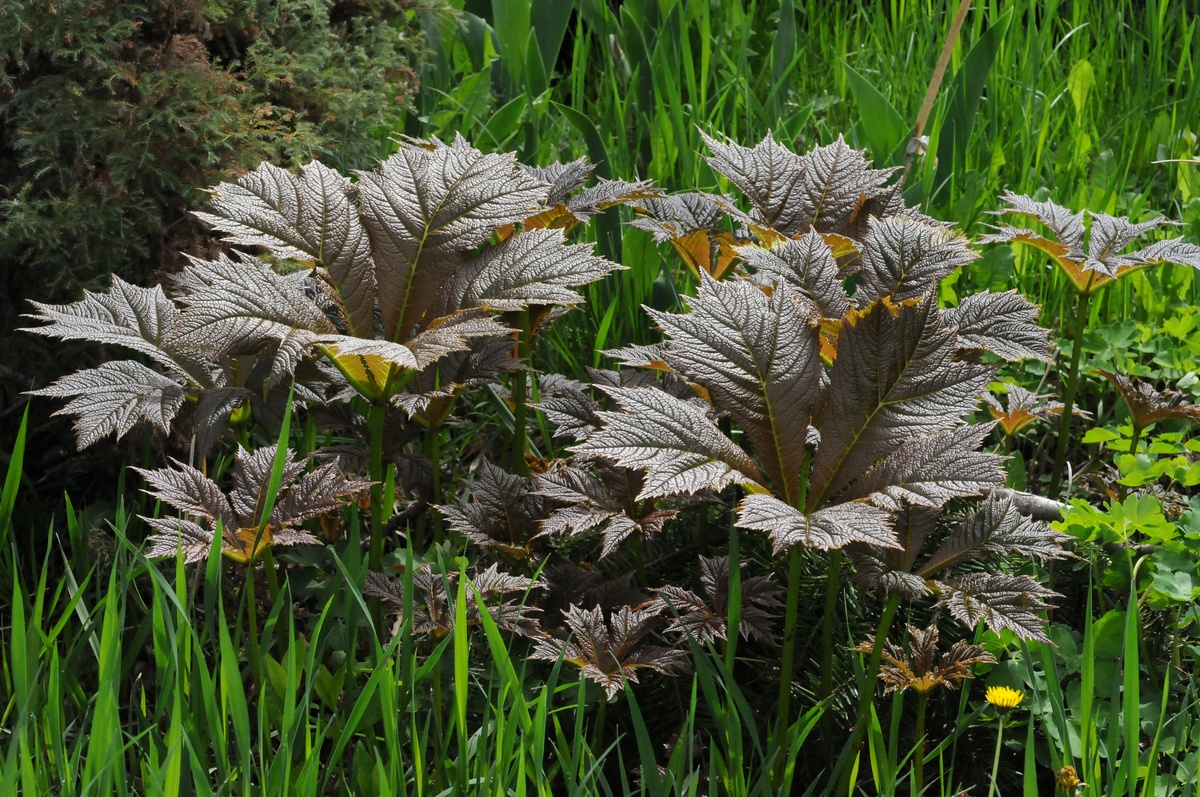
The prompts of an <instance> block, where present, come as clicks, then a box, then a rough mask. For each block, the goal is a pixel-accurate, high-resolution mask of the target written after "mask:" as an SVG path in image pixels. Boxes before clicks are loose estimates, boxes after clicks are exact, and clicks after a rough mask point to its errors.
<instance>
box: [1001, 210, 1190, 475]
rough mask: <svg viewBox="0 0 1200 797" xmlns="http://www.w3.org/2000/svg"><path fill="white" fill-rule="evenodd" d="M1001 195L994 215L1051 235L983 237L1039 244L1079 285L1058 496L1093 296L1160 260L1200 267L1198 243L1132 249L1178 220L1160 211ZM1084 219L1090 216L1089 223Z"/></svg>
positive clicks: (1010, 232) (1025, 232)
mask: <svg viewBox="0 0 1200 797" xmlns="http://www.w3.org/2000/svg"><path fill="white" fill-rule="evenodd" d="M1002 199H1003V200H1004V202H1005V205H1006V207H1003V208H1001V209H1000V210H998V211H995V213H996V215H1000V216H1023V217H1025V218H1029V219H1033V220H1035V221H1037V222H1039V223H1040V224H1041V225H1042V226H1043V227H1044V228H1045V229H1046V231H1047V232H1049V233H1050V235H1051V236H1053V237H1050V238H1048V237H1046V236H1044V235H1041V234H1039V233H1037V232H1035V231H1034V230H1029V229H1025V228H1023V227H1014V226H1012V225H1009V224H1001V225H999V226H998V227H997V228H996V232H994V233H992V234H989V235H985V236H983V237H982V238H981V239H980V241H981V242H988V243H1006V242H1015V243H1022V244H1027V245H1029V246H1033V247H1035V248H1037V249H1039V250H1041V251H1042V252H1044V253H1046V254H1047V255H1048V256H1049V257H1050V259H1051V260H1052V261H1053V262H1054V263H1055V265H1057V266H1058V268H1059V270H1061V271H1062V272H1063V274H1064V275H1065V276H1066V277H1067V281H1068V282H1069V283H1070V285H1071V287H1072V288H1073V289H1074V291H1075V308H1074V310H1075V312H1074V317H1073V318H1072V319H1071V322H1070V328H1069V329H1068V330H1066V331H1067V334H1068V336H1069V337H1070V340H1071V361H1070V363H1069V365H1068V366H1067V369H1066V377H1065V379H1064V380H1063V406H1064V410H1063V412H1064V415H1063V419H1064V420H1063V423H1062V425H1061V429H1060V431H1059V435H1058V445H1057V447H1056V449H1055V453H1054V465H1053V467H1052V469H1051V471H1050V484H1049V487H1048V493H1049V496H1050V497H1051V498H1057V497H1058V493H1059V488H1060V485H1061V483H1062V476H1063V469H1064V468H1065V467H1066V461H1067V447H1068V444H1069V442H1070V434H1069V432H1070V420H1071V417H1072V411H1073V410H1074V407H1075V393H1076V391H1077V390H1078V387H1079V367H1080V363H1081V362H1082V356H1083V333H1084V330H1085V328H1086V326H1087V319H1088V307H1089V305H1090V302H1091V299H1092V297H1093V296H1094V295H1095V294H1096V293H1097V292H1098V291H1100V290H1101V289H1103V288H1105V287H1107V286H1109V285H1111V284H1113V283H1114V282H1116V281H1117V280H1118V279H1121V278H1122V277H1124V276H1126V275H1127V274H1132V273H1133V272H1135V271H1140V270H1141V269H1144V268H1150V267H1151V266H1156V265H1159V264H1161V263H1175V264H1178V265H1181V266H1191V267H1192V268H1196V269H1200V246H1196V245H1195V244H1193V243H1189V242H1187V241H1185V240H1184V239H1183V238H1182V237H1176V238H1167V239H1164V240H1160V241H1155V242H1154V243H1152V244H1150V245H1148V246H1144V247H1142V248H1140V249H1134V250H1132V251H1130V249H1129V248H1130V246H1132V245H1133V244H1134V242H1135V241H1137V239H1138V238H1141V237H1142V236H1144V235H1146V234H1147V233H1149V232H1151V231H1153V230H1155V229H1157V228H1159V227H1162V226H1174V225H1175V224H1177V222H1173V221H1171V220H1170V219H1167V218H1164V217H1161V216H1160V217H1157V218H1152V219H1149V220H1147V221H1142V222H1137V223H1134V222H1131V221H1130V220H1129V219H1128V218H1126V217H1124V216H1110V215H1108V214H1107V213H1092V212H1090V211H1087V212H1085V211H1079V212H1078V213H1074V212H1072V211H1071V210H1069V209H1067V208H1065V207H1063V206H1062V205H1058V204H1056V203H1054V202H1037V201H1035V200H1034V199H1032V198H1030V197H1027V196H1023V195H1020V194H1014V193H1012V192H1011V191H1006V192H1005V193H1004V196H1003V197H1002ZM1085 220H1086V221H1088V223H1087V224H1086V225H1085ZM1085 237H1086V238H1087V244H1086V247H1085V244H1084V238H1085Z"/></svg>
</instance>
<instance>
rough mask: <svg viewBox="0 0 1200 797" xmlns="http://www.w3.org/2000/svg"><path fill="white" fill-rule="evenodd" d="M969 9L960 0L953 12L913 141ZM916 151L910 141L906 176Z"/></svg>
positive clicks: (926, 116) (966, 2)
mask: <svg viewBox="0 0 1200 797" xmlns="http://www.w3.org/2000/svg"><path fill="white" fill-rule="evenodd" d="M970 10H971V0H962V2H961V3H959V4H958V11H956V12H955V13H954V19H953V21H951V23H950V30H949V31H948V32H947V33H946V42H945V43H944V44H943V45H942V53H941V55H939V56H938V60H937V65H936V66H935V67H934V68H933V77H932V78H930V80H929V88H928V89H926V90H925V99H924V100H922V101H921V110H920V112H919V113H918V114H917V124H916V126H915V127H913V134H912V140H913V141H914V142H915V141H916V140H917V139H919V138H920V137H921V134H922V133H924V132H925V124H926V122H928V121H929V114H930V113H932V112H933V101H934V100H935V99H937V94H938V91H939V90H940V89H941V87H942V78H944V77H945V76H946V66H947V65H948V64H949V63H950V54H951V53H952V52H954V44H955V42H957V41H958V34H959V33H960V32H961V31H962V26H963V23H964V22H966V21H967V12H968V11H970ZM916 153H917V147H916V146H914V145H913V144H912V143H910V144H909V146H908V149H907V150H906V152H905V155H904V172H905V176H906V177H907V176H908V167H909V166H910V165H911V164H912V159H913V156H914V155H915V154H916Z"/></svg>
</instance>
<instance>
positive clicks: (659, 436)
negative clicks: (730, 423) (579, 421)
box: [575, 387, 762, 500]
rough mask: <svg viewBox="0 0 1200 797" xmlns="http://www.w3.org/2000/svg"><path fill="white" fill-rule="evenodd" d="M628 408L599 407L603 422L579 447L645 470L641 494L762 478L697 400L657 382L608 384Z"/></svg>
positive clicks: (693, 490)
mask: <svg viewBox="0 0 1200 797" xmlns="http://www.w3.org/2000/svg"><path fill="white" fill-rule="evenodd" d="M605 392H606V393H608V394H609V395H610V396H612V397H613V398H614V399H616V401H617V403H618V404H619V405H620V406H621V409H622V410H624V411H623V412H600V413H599V416H600V418H601V420H602V421H603V424H604V425H603V426H602V427H601V428H600V430H599V431H597V432H595V433H594V434H592V435H591V436H590V437H589V438H588V439H587V441H585V442H583V443H580V444H579V445H578V446H576V447H575V451H576V452H577V453H580V454H584V455H587V456H595V457H604V458H607V459H611V460H613V461H614V462H616V463H617V464H618V465H620V466H621V467H623V468H633V469H636V470H644V471H645V472H646V483H645V485H644V486H643V487H642V490H641V492H640V493H639V494H638V500H644V499H646V498H654V497H660V496H668V495H676V494H685V495H686V494H693V493H696V492H699V491H700V490H706V489H709V490H720V489H722V488H723V487H725V486H727V485H729V484H757V483H760V482H761V481H762V476H761V475H760V474H759V472H758V468H756V467H755V466H754V463H753V462H752V461H751V460H750V458H749V457H748V456H746V453H745V452H744V451H742V449H740V448H738V446H737V445H736V444H735V443H734V442H733V441H732V440H730V439H729V438H728V437H726V436H725V435H724V434H722V432H721V430H720V429H718V428H717V425H716V424H715V423H713V422H712V420H711V419H710V418H709V417H708V415H707V413H706V412H705V411H704V409H703V408H702V407H701V406H699V405H698V404H697V403H694V402H690V401H685V400H682V399H678V398H675V397H674V396H671V395H669V394H668V393H665V392H663V391H662V390H659V389H657V388H616V387H609V388H605Z"/></svg>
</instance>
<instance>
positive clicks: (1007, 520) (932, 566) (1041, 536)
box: [918, 496, 1069, 577]
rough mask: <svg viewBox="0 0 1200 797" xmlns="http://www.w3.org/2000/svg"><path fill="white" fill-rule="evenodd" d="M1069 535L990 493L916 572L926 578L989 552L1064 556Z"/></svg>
mask: <svg viewBox="0 0 1200 797" xmlns="http://www.w3.org/2000/svg"><path fill="white" fill-rule="evenodd" d="M1068 539H1069V537H1068V536H1067V535H1065V534H1061V533H1059V532H1057V531H1053V530H1052V529H1051V528H1050V527H1049V526H1047V525H1046V524H1045V523H1041V522H1039V521H1036V520H1032V519H1030V518H1028V517H1026V516H1024V515H1022V514H1021V513H1020V511H1019V510H1018V509H1017V508H1016V507H1015V506H1014V505H1013V503H1012V500H1011V499H1009V498H996V497H995V496H990V497H989V498H988V499H987V500H986V501H984V502H983V504H982V506H980V508H979V511H978V512H976V513H975V514H973V515H971V516H970V517H968V518H967V519H966V520H964V521H963V522H962V523H960V524H959V525H958V527H957V528H956V529H955V530H954V531H953V532H952V533H951V534H950V536H948V537H947V538H946V539H945V540H944V541H943V542H942V544H941V545H940V546H938V549H937V550H936V551H934V553H933V555H932V556H931V557H930V558H929V561H927V562H925V564H923V565H922V566H921V568H920V570H919V571H918V573H919V574H920V575H921V576H924V577H928V576H931V575H933V574H935V573H938V572H941V571H942V570H945V569H947V568H950V567H953V566H954V565H957V564H960V563H962V562H965V561H968V560H973V559H982V558H984V557H986V556H989V555H1003V554H1016V555H1020V556H1028V557H1030V558H1033V559H1038V560H1046V559H1060V558H1062V557H1064V556H1066V553H1065V552H1064V551H1063V549H1062V544H1063V543H1064V542H1065V541H1067V540H1068Z"/></svg>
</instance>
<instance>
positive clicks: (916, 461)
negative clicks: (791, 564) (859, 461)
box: [838, 424, 1004, 509]
mask: <svg viewBox="0 0 1200 797" xmlns="http://www.w3.org/2000/svg"><path fill="white" fill-rule="evenodd" d="M991 428H992V427H991V424H976V425H973V426H963V427H960V428H958V429H950V430H948V431H945V432H937V433H935V434H931V435H928V436H925V437H921V438H919V439H916V440H912V441H909V442H908V443H906V444H905V445H903V446H901V447H900V448H898V449H896V450H895V451H893V452H892V453H891V454H889V455H888V456H887V457H885V458H884V459H883V461H882V462H880V463H879V464H878V465H876V466H875V467H873V468H871V469H870V470H869V471H867V472H866V473H865V474H863V476H862V478H860V479H858V480H856V481H854V482H853V483H852V484H851V485H850V487H849V488H848V489H847V490H846V491H845V492H843V493H841V494H840V495H839V496H838V497H839V499H840V500H843V501H846V500H853V499H856V498H869V499H870V500H871V501H872V502H873V503H875V504H878V505H879V506H882V507H884V508H886V509H900V508H901V507H902V506H903V505H904V503H909V504H919V505H922V506H934V507H937V506H941V505H943V504H944V503H946V502H947V501H949V500H950V499H951V498H960V497H966V496H973V495H980V494H981V493H982V492H984V491H985V490H988V489H990V488H992V487H995V486H997V485H1002V484H1004V468H1003V467H1002V463H1003V462H1004V458H1003V457H1001V456H998V455H996V454H988V453H985V452H983V451H980V450H979V447H980V446H981V445H982V444H983V440H984V438H985V437H987V435H988V432H990V431H991Z"/></svg>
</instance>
